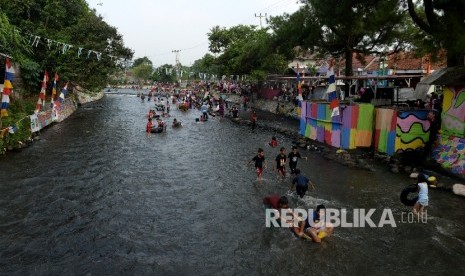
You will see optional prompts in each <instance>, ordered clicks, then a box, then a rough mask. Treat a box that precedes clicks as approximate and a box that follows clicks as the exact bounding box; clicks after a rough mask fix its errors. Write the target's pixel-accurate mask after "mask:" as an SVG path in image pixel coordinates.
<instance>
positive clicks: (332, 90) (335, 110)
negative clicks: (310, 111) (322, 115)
mask: <svg viewBox="0 0 465 276" xmlns="http://www.w3.org/2000/svg"><path fill="white" fill-rule="evenodd" d="M326 76H328V78H329V81H328V83H329V85H328V90H326V93H327V94H328V102H330V105H329V107H330V108H331V117H335V116H339V100H338V99H337V94H336V78H335V77H334V67H333V61H332V60H331V61H330V62H329V69H328V72H327V73H326Z"/></svg>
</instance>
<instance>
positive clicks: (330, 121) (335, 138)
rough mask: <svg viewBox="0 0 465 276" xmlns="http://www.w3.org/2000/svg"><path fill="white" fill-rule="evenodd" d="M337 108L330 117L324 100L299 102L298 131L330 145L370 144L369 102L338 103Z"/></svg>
mask: <svg viewBox="0 0 465 276" xmlns="http://www.w3.org/2000/svg"><path fill="white" fill-rule="evenodd" d="M340 110H341V111H340V112H341V114H342V115H341V116H339V115H338V116H334V117H331V113H332V111H331V109H330V106H329V104H328V103H317V102H302V107H301V119H300V133H301V134H302V135H303V136H305V137H308V138H310V139H312V140H316V141H319V142H321V143H325V144H327V145H331V146H333V147H338V148H339V147H341V148H344V149H354V148H356V147H370V146H371V144H372V135H373V111H374V107H373V105H371V104H359V105H348V106H343V105H341V106H340Z"/></svg>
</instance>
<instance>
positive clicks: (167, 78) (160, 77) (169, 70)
mask: <svg viewBox="0 0 465 276" xmlns="http://www.w3.org/2000/svg"><path fill="white" fill-rule="evenodd" d="M173 72H174V73H173ZM175 74H176V73H175V69H174V67H173V65H171V64H164V65H162V66H160V67H158V68H157V69H156V70H154V71H153V74H152V80H154V81H157V82H175V81H176V75H175Z"/></svg>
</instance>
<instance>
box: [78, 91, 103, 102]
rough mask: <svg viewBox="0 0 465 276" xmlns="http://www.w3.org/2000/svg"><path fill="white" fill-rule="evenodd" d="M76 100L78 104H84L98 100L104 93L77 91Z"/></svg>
mask: <svg viewBox="0 0 465 276" xmlns="http://www.w3.org/2000/svg"><path fill="white" fill-rule="evenodd" d="M76 94H77V100H78V103H79V104H86V103H91V102H95V101H98V100H100V99H101V98H103V96H104V95H105V94H104V93H103V91H101V92H98V93H84V92H80V91H79V92H77V93H76Z"/></svg>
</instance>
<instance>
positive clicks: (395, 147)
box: [375, 108, 431, 155]
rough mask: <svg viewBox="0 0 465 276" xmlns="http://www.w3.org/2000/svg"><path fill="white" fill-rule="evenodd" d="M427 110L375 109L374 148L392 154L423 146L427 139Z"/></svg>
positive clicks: (428, 127)
mask: <svg viewBox="0 0 465 276" xmlns="http://www.w3.org/2000/svg"><path fill="white" fill-rule="evenodd" d="M428 113H429V110H406V111H396V110H394V109H388V108H377V109H376V126H375V148H376V150H377V151H378V152H382V153H386V154H388V155H394V154H395V153H399V152H402V151H407V150H415V149H418V148H421V147H424V146H425V144H426V143H427V142H428V141H429V130H430V126H431V124H430V121H428V119H427V117H428Z"/></svg>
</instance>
